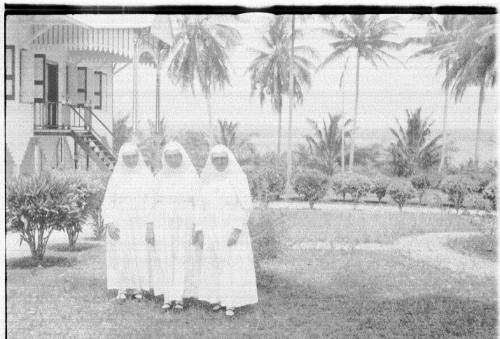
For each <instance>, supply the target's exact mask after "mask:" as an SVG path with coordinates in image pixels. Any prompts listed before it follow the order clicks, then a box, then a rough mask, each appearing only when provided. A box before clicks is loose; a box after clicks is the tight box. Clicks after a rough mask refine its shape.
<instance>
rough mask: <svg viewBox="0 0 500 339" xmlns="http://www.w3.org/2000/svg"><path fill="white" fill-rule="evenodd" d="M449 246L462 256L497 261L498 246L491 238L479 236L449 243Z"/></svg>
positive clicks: (458, 239)
mask: <svg viewBox="0 0 500 339" xmlns="http://www.w3.org/2000/svg"><path fill="white" fill-rule="evenodd" d="M447 245H448V246H449V247H451V248H452V249H454V250H455V251H458V252H460V253H462V254H467V255H473V256H478V257H481V258H484V259H488V260H491V261H497V244H496V241H492V239H491V237H489V236H486V235H483V234H479V235H472V236H470V237H466V238H457V239H453V240H450V241H448V243H447Z"/></svg>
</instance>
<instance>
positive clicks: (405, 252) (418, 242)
mask: <svg viewBox="0 0 500 339" xmlns="http://www.w3.org/2000/svg"><path fill="white" fill-rule="evenodd" d="M476 234H478V233H476V232H446V233H425V234H420V235H413V236H408V237H403V238H400V239H398V240H397V241H396V242H394V243H393V244H377V243H360V244H349V243H336V242H303V243H300V244H296V245H294V248H295V249H335V250H366V251H377V250H382V251H391V252H393V253H397V254H399V255H402V256H405V257H408V258H410V259H414V260H419V261H425V262H428V263H431V264H432V265H435V266H439V267H444V268H448V269H450V270H452V271H455V272H461V273H465V274H470V275H474V276H479V277H488V276H495V275H496V272H497V264H496V263H495V262H492V261H490V260H486V259H483V258H479V257H475V256H470V255H464V254H461V253H458V252H456V251H454V250H452V249H451V248H449V247H448V246H447V245H446V242H447V241H449V240H451V239H455V238H459V237H469V236H472V235H476Z"/></svg>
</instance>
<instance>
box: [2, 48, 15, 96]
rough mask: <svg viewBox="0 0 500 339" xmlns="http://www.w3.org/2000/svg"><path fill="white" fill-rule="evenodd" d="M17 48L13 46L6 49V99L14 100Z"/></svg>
mask: <svg viewBox="0 0 500 339" xmlns="http://www.w3.org/2000/svg"><path fill="white" fill-rule="evenodd" d="M15 64H16V48H15V47H14V46H12V45H9V46H6V47H5V98H6V99H7V100H14V98H15V97H16V87H15Z"/></svg>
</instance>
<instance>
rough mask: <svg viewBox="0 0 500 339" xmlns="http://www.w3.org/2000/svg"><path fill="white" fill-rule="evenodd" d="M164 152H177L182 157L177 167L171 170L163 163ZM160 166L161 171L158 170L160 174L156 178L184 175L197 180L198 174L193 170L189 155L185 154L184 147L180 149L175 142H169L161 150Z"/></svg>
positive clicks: (180, 146) (179, 145)
mask: <svg viewBox="0 0 500 339" xmlns="http://www.w3.org/2000/svg"><path fill="white" fill-rule="evenodd" d="M166 151H178V152H179V153H180V154H181V155H182V162H181V165H180V166H179V167H177V168H171V167H170V166H168V164H167V163H166V161H165V152H166ZM161 164H162V169H161V170H160V172H158V174H157V177H161V176H164V175H170V174H178V173H186V174H189V175H190V176H195V177H196V180H198V179H199V177H198V172H196V169H195V168H194V165H193V163H192V162H191V159H190V158H189V155H188V154H187V153H186V150H185V149H184V147H182V145H181V144H179V143H178V142H176V141H170V142H168V143H167V144H166V145H165V147H163V150H162V152H161Z"/></svg>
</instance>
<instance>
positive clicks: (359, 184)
mask: <svg viewBox="0 0 500 339" xmlns="http://www.w3.org/2000/svg"><path fill="white" fill-rule="evenodd" d="M371 188H372V183H371V181H370V179H368V177H366V176H364V175H361V174H357V173H348V174H347V175H346V176H345V180H344V190H345V191H346V192H347V193H349V195H350V196H351V197H352V200H353V201H354V203H355V204H357V203H359V201H360V200H361V199H362V198H363V197H364V196H365V195H367V194H368V193H369V192H370V190H371Z"/></svg>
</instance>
